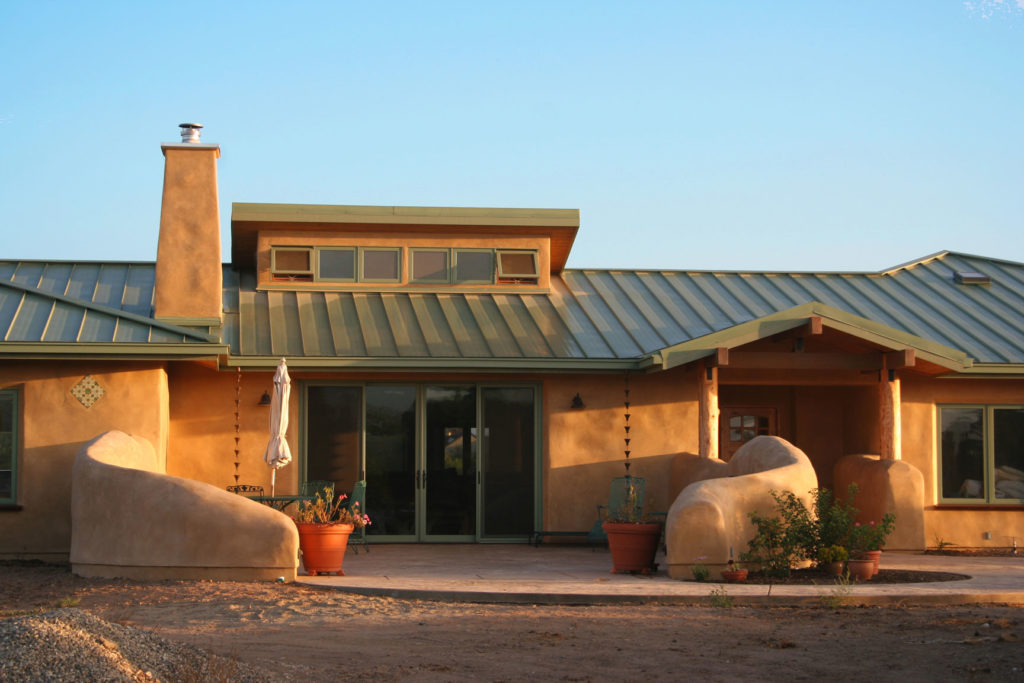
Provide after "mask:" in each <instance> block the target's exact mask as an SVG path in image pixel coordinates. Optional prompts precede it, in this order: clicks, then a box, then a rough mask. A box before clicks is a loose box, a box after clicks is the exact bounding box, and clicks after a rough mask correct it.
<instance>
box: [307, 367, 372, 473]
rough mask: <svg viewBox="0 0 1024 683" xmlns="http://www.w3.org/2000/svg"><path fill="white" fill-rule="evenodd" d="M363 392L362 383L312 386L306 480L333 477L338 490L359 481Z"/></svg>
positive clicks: (308, 411)
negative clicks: (359, 384)
mask: <svg viewBox="0 0 1024 683" xmlns="http://www.w3.org/2000/svg"><path fill="white" fill-rule="evenodd" d="M362 393H363V390H362V388H361V387H330V386H311V387H310V388H309V394H308V401H307V405H308V410H307V419H306V423H307V431H306V434H307V442H306V453H307V454H308V457H307V458H306V481H314V480H325V481H333V482H334V490H335V491H337V492H338V493H349V492H351V491H352V486H353V484H355V483H356V482H357V481H359V479H360V476H359V474H360V471H359V470H360V457H359V455H360V453H361V451H362V448H361V444H360V438H359V437H360V435H359V423H360V415H361V414H362V409H363V406H362Z"/></svg>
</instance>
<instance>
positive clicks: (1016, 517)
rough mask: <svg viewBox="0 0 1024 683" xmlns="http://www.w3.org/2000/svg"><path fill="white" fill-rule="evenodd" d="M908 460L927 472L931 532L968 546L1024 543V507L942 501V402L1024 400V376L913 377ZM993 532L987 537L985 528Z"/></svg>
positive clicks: (907, 398)
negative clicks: (939, 419) (939, 417)
mask: <svg viewBox="0 0 1024 683" xmlns="http://www.w3.org/2000/svg"><path fill="white" fill-rule="evenodd" d="M902 399H903V403H902V418H903V419H902V425H903V460H906V461H907V462H909V463H910V464H912V465H914V466H915V467H917V468H918V469H919V470H921V472H922V474H923V475H924V488H925V492H924V499H925V514H924V521H925V537H926V539H927V543H928V545H935V544H936V543H937V542H939V541H945V542H948V543H954V544H956V545H962V546H967V547H986V546H992V547H1007V546H1009V545H1011V544H1012V543H1013V539H1016V540H1017V545H1018V546H1024V507H1022V506H1012V507H1004V508H1003V509H995V508H988V509H986V508H985V507H984V506H974V505H971V506H956V505H941V504H940V503H939V494H938V484H939V473H938V469H937V467H938V443H937V439H938V436H937V435H938V424H937V414H936V405H937V404H943V403H979V404H1000V403H1001V404H1018V405H1019V404H1022V403H1024V380H998V379H992V380H967V379H932V380H924V379H922V380H907V379H905V380H904V381H903V386H902ZM986 532H988V533H990V534H991V535H992V538H991V539H986V538H985V533H986Z"/></svg>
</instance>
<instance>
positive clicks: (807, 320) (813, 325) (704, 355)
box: [643, 301, 973, 372]
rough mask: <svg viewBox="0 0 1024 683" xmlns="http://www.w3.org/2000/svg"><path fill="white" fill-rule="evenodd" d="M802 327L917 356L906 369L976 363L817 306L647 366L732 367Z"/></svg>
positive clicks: (712, 337) (695, 342)
mask: <svg viewBox="0 0 1024 683" xmlns="http://www.w3.org/2000/svg"><path fill="white" fill-rule="evenodd" d="M801 328H805V329H804V331H805V332H806V334H807V335H808V336H810V335H815V334H821V332H822V330H823V329H825V328H827V329H832V330H836V331H838V332H841V333H843V334H845V335H847V336H850V337H853V338H856V339H860V340H863V341H865V342H868V343H869V344H871V345H873V346H877V347H879V348H882V349H888V350H890V351H910V352H912V354H911V355H909V356H906V355H904V356H903V359H902V360H901V361H900V364H904V365H906V364H913V362H910V363H908V362H907V360H908V359H909V360H910V361H913V360H914V359H920V360H923V361H926V362H928V363H931V364H933V365H936V366H939V368H945V369H947V370H952V371H955V372H962V371H964V370H966V369H968V368H970V367H971V366H972V364H973V361H972V360H971V359H970V358H969V357H968V356H967V354H966V353H964V352H963V351H960V350H958V349H953V348H950V347H948V346H943V345H942V344H937V343H935V342H933V341H930V340H927V339H922V338H921V337H917V336H915V335H912V334H907V333H906V332H903V331H901V330H897V329H894V328H892V327H888V326H886V325H882V324H880V323H877V322H874V321H872V320H868V319H867V318H862V317H860V316H856V315H853V314H852V313H847V312H846V311H842V310H839V309H838V308H834V307H832V306H826V305H825V304H823V303H820V302H817V301H813V302H811V303H807V304H803V305H801V306H794V307H793V308H791V309H788V310H785V311H780V312H779V313H774V314H772V315H767V316H764V317H762V318H758V319H756V320H751V321H749V322H745V323H741V324H739V325H734V326H733V327H730V328H727V329H725V330H721V331H719V332H715V333H713V334H709V335H705V336H704V337H700V338H698V339H691V340H690V341H686V342H683V343H681V344H675V345H673V346H670V347H667V348H665V349H661V350H660V351H657V352H655V353H652V354H650V355H649V356H647V358H646V359H645V362H644V363H643V365H644V366H645V367H647V368H649V369H655V370H669V369H671V368H674V367H678V366H680V365H685V364H687V363H692V362H694V361H697V360H701V359H710V361H711V363H712V364H714V365H727V364H728V360H727V358H728V353H727V351H728V350H729V349H735V348H737V347H740V346H745V345H747V344H750V343H752V342H755V341H759V340H762V339H768V338H770V337H773V336H775V335H778V334H780V333H783V332H788V331H791V330H801ZM760 355H764V356H767V354H760Z"/></svg>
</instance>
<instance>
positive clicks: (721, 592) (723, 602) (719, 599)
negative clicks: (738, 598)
mask: <svg viewBox="0 0 1024 683" xmlns="http://www.w3.org/2000/svg"><path fill="white" fill-rule="evenodd" d="M708 597H709V598H711V606H712V607H721V608H729V607H732V606H733V599H732V596H731V595H729V592H728V591H726V590H725V586H716V587H715V588H712V589H711V592H710V593H708Z"/></svg>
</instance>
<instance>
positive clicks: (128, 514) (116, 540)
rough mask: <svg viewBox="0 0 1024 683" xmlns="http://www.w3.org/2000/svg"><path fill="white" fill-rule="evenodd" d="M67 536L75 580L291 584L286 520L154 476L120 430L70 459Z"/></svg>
mask: <svg viewBox="0 0 1024 683" xmlns="http://www.w3.org/2000/svg"><path fill="white" fill-rule="evenodd" d="M97 491H102V492H103V493H104V494H105V495H96V492H97ZM71 529H72V534H71V537H72V538H71V568H72V571H74V572H75V573H76V574H78V575H80V576H101V577H109V578H113V577H127V578H133V579H165V578H175V579H193V578H207V579H233V580H239V581H246V580H260V579H263V580H273V579H276V578H279V577H283V578H284V579H285V580H294V578H295V570H296V567H297V566H298V546H299V537H298V531H297V529H296V528H295V524H294V523H293V522H292V521H291V519H289V518H288V517H286V516H285V515H283V514H281V513H280V512H277V511H276V510H272V509H271V508H269V507H266V506H264V505H261V504H260V503H257V502H255V501H251V500H248V499H246V498H244V497H242V496H237V495H235V494H233V493H228V492H227V491H224V490H222V489H219V488H217V487H214V486H210V485H209V484H204V483H202V482H197V481H192V480H190V479H183V478H181V477H171V476H168V475H166V474H164V473H163V472H162V467H161V466H160V465H159V463H158V462H157V458H156V455H155V453H154V452H153V448H152V446H151V445H150V444H149V443H148V442H147V441H146V440H145V439H140V438H137V437H133V436H131V435H129V434H125V433H124V432H120V431H109V432H105V433H104V434H102V435H100V436H98V437H96V438H95V439H93V440H91V441H89V442H88V443H86V444H85V445H84V446H83V447H82V449H81V450H80V451H79V453H78V455H77V456H76V458H75V463H74V467H73V475H72V492H71Z"/></svg>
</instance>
